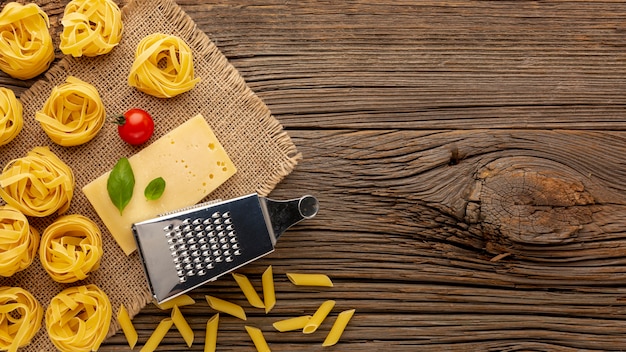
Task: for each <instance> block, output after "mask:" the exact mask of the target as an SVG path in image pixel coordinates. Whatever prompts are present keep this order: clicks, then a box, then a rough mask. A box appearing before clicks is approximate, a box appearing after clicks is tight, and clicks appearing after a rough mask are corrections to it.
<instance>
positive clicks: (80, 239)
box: [39, 214, 104, 283]
mask: <svg viewBox="0 0 626 352" xmlns="http://www.w3.org/2000/svg"><path fill="white" fill-rule="evenodd" d="M103 252H104V251H103V249H102V235H101V233H100V229H99V228H98V225H96V224H95V223H94V222H93V221H91V220H90V219H88V218H87V217H85V216H82V215H78V214H72V215H65V216H62V217H60V218H58V219H56V220H55V221H54V222H53V223H52V224H50V225H49V226H48V227H47V228H46V229H45V230H44V232H43V234H42V236H41V246H40V248H39V259H40V260H41V265H42V266H43V268H44V269H45V270H46V271H47V272H48V274H49V275H50V277H52V279H53V280H54V281H56V282H61V283H72V282H76V281H78V280H84V279H86V278H87V276H88V275H89V273H90V272H92V271H94V270H96V269H98V268H99V267H100V258H102V254H103Z"/></svg>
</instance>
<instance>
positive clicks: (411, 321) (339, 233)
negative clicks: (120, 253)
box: [0, 0, 626, 351]
mask: <svg viewBox="0 0 626 352" xmlns="http://www.w3.org/2000/svg"><path fill="white" fill-rule="evenodd" d="M36 2H37V3H39V4H40V5H41V6H42V7H43V8H44V9H45V11H46V12H47V13H48V14H49V15H50V17H51V20H52V24H53V27H52V30H53V31H59V26H60V24H59V20H60V16H61V14H62V11H63V8H64V5H65V4H66V3H67V1H66V0H50V1H47V0H37V1H36ZM120 4H123V3H121V2H120ZM178 4H179V5H180V6H181V7H182V8H183V10H185V11H186V12H187V13H188V14H189V15H190V16H191V17H192V18H193V19H194V20H195V21H196V23H197V25H198V26H199V28H200V29H202V30H203V31H205V32H206V33H207V34H208V36H209V37H210V38H211V39H212V40H213V41H214V42H215V43H216V44H217V46H218V47H219V48H220V50H222V52H223V53H224V55H225V56H226V57H227V58H228V59H229V60H230V62H231V63H232V64H233V65H234V66H235V67H236V68H237V69H238V70H239V71H240V73H241V74H242V75H243V77H244V78H245V79H246V81H247V82H248V84H249V86H250V87H251V88H252V89H253V90H254V91H255V92H256V93H257V94H258V95H259V96H260V97H261V99H263V101H264V102H265V103H266V104H267V105H268V106H269V108H270V110H271V111H272V113H273V114H274V115H275V116H276V118H277V119H278V120H280V122H281V123H282V124H283V125H284V127H285V129H286V130H287V131H288V133H289V134H290V135H291V137H292V138H293V140H294V142H295V144H296V145H297V147H298V149H299V150H300V151H301V152H302V154H303V159H302V161H301V162H300V163H299V164H298V166H297V168H296V170H295V171H294V172H293V173H292V174H291V175H289V176H288V177H287V178H286V179H285V180H284V181H283V182H282V183H281V184H280V185H279V186H278V188H277V189H275V190H274V191H273V192H272V194H271V196H273V197H275V198H278V199H282V198H292V197H294V196H299V195H301V194H305V193H310V194H313V195H315V196H316V197H318V199H319V201H320V204H321V209H320V212H319V214H318V216H317V217H315V218H314V219H312V220H308V221H305V222H303V223H301V224H299V225H297V226H296V227H293V228H292V229H290V230H289V231H288V232H287V233H285V234H284V235H283V237H281V239H280V241H279V243H278V246H277V248H276V251H275V252H274V253H272V254H271V255H270V256H268V257H265V258H263V259H261V260H259V261H257V262H255V263H252V264H250V265H248V266H247V267H245V268H244V269H243V270H242V272H243V273H245V274H248V275H249V276H250V278H251V279H252V281H253V283H254V284H255V285H256V286H257V287H258V286H259V285H260V284H259V282H260V275H261V273H262V272H263V270H264V269H265V268H266V267H267V266H268V265H272V266H273V268H274V273H275V276H276V291H277V293H276V294H277V300H278V303H277V305H276V308H275V309H274V310H273V311H272V312H271V313H270V314H267V315H266V314H265V313H264V312H262V311H261V310H254V309H249V311H248V314H249V319H248V321H246V322H245V323H244V322H242V321H240V320H238V319H236V318H232V317H229V316H223V317H221V320H220V328H219V334H218V350H221V351H253V350H254V346H253V344H252V342H251V340H250V338H249V337H248V336H247V334H246V332H245V330H244V325H246V324H247V325H252V326H256V327H259V328H261V329H262V330H263V332H264V334H265V338H266V339H267V341H268V343H269V345H270V347H271V348H272V350H274V351H321V350H329V351H382V350H394V351H486V350H494V351H517V350H524V351H528V350H540V351H547V350H549V351H575V350H594V351H595V350H623V349H626V285H625V283H626V258H625V254H626V162H625V161H624V159H625V158H626V146H625V145H626V132H625V130H626V54H625V50H626V22H625V21H624V18H626V4H625V3H623V2H619V1H589V2H585V1H461V0H458V1H409V0H396V1H365V0H355V1H308V0H302V1H284V0H281V1H277V0H266V1H258V0H257V1H254V0H232V1H212V0H179V1H178ZM55 37H56V36H55ZM60 57H61V53H60V52H59V51H58V49H57V59H59V58H60ZM0 80H1V83H2V85H3V86H8V87H10V88H12V89H14V90H15V92H16V93H17V94H18V95H19V94H20V93H21V92H23V91H24V90H25V89H27V88H28V87H29V86H30V85H31V84H32V83H33V82H34V80H28V81H18V80H13V79H10V78H8V76H6V75H4V74H3V75H0ZM289 271H298V272H320V273H326V274H328V275H329V276H330V277H331V278H332V280H333V282H334V284H335V286H334V287H333V288H329V289H310V288H300V287H295V286H293V285H291V284H290V283H289V282H288V280H287V278H286V277H285V273H286V272H289ZM206 294H211V295H215V296H218V297H220V298H224V299H229V300H233V301H235V302H238V303H240V304H242V305H244V306H245V305H246V304H247V303H246V301H245V299H244V298H243V296H242V294H241V292H240V291H239V289H238V287H237V286H236V284H235V282H234V281H233V280H232V279H230V278H224V279H222V280H218V282H216V283H214V284H211V285H208V286H205V287H202V288H199V289H197V290H196V291H194V292H193V293H192V294H191V295H192V296H193V297H194V298H196V299H197V301H198V302H199V303H198V304H196V305H195V306H193V307H185V308H184V309H183V314H184V315H185V316H186V317H187V319H188V320H189V322H190V323H191V325H192V328H193V329H194V331H195V333H196V342H195V343H194V345H193V346H192V347H191V348H188V347H187V346H186V345H185V343H184V341H183V339H182V337H181V336H180V334H179V333H178V332H177V331H176V330H175V329H174V330H172V331H170V333H169V334H168V335H167V337H166V339H165V340H164V341H163V344H162V345H161V348H160V349H161V350H164V351H165V350H167V351H174V350H176V351H201V350H202V348H203V343H204V328H205V324H206V321H207V319H208V318H210V317H211V316H212V315H213V314H214V313H215V311H213V310H211V309H210V307H208V305H207V304H206V302H205V303H204V304H203V303H202V300H203V299H204V295H206ZM327 299H334V300H335V301H336V306H335V308H334V310H333V312H332V314H331V317H329V319H328V320H327V321H325V323H324V324H323V325H322V326H321V327H320V330H318V332H316V333H315V334H311V335H304V334H302V333H299V332H289V333H278V332H276V331H274V330H273V328H272V326H271V324H272V322H274V321H276V320H279V319H282V318H287V317H293V316H298V315H302V314H311V313H313V312H314V311H315V309H316V308H317V306H318V305H319V304H320V303H321V302H322V301H324V300H327ZM351 308H354V309H356V314H355V316H354V318H353V319H352V321H351V322H350V324H349V325H348V327H347V329H346V331H345V333H344V335H343V336H342V339H341V341H340V342H339V344H337V345H336V346H334V347H331V348H324V347H322V346H321V343H322V341H323V340H324V338H325V334H326V333H327V332H328V330H329V329H330V325H331V323H332V320H333V319H334V316H336V314H337V313H338V312H339V311H341V310H345V309H351ZM168 315H169V312H164V311H160V310H159V309H157V308H155V307H154V306H152V305H150V306H148V307H146V308H145V309H143V310H142V312H141V313H140V314H139V315H138V316H136V317H135V319H134V323H135V325H136V327H137V328H138V331H139V345H142V344H143V343H144V342H145V341H146V340H147V338H148V337H149V336H150V334H151V333H152V330H153V329H154V328H155V327H156V324H157V323H158V321H159V320H161V319H162V318H163V317H165V316H168ZM136 349H137V348H136ZM101 350H103V351H126V350H129V348H128V346H127V345H126V342H125V339H124V337H123V335H122V334H117V335H115V336H113V337H111V338H109V339H107V340H106V341H105V343H104V344H103V346H102V348H101Z"/></svg>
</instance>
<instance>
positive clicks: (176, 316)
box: [172, 306, 194, 347]
mask: <svg viewBox="0 0 626 352" xmlns="http://www.w3.org/2000/svg"><path fill="white" fill-rule="evenodd" d="M172 320H173V321H174V325H175V326H176V329H178V332H180V334H181V335H183V339H184V340H185V343H186V344H187V347H191V345H192V344H193V339H194V334H193V329H191V327H190V326H189V323H187V320H186V319H185V317H184V316H183V314H182V313H181V312H180V309H178V306H174V308H173V309H172Z"/></svg>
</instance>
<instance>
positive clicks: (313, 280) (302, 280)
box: [287, 273, 333, 287]
mask: <svg viewBox="0 0 626 352" xmlns="http://www.w3.org/2000/svg"><path fill="white" fill-rule="evenodd" d="M287 278H289V281H291V283H293V284H294V285H296V286H322V287H333V282H332V281H331V280H330V278H329V277H328V276H327V275H324V274H301V273H287Z"/></svg>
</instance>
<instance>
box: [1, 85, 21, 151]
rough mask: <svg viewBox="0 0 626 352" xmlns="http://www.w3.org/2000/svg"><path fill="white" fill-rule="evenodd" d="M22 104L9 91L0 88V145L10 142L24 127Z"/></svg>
mask: <svg viewBox="0 0 626 352" xmlns="http://www.w3.org/2000/svg"><path fill="white" fill-rule="evenodd" d="M22 114H23V108H22V103H21V102H20V101H19V99H17V98H16V97H15V93H13V91H12V90H11V89H8V88H5V87H0V145H5V144H7V143H9V142H10V141H12V140H13V139H14V138H15V137H17V135H18V134H19V133H20V131H21V130H22V127H23V126H24V117H23V115H22Z"/></svg>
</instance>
